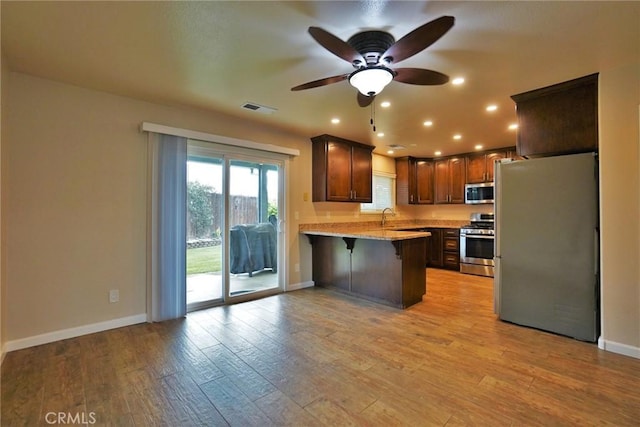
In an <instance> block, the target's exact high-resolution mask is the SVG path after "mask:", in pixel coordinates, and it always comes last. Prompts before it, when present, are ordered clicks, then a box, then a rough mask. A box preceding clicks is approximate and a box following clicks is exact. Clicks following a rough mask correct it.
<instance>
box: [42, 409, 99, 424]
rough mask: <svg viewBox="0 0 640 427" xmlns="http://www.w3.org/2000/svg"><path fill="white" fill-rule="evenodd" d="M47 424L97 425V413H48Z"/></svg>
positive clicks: (45, 417) (46, 416)
mask: <svg viewBox="0 0 640 427" xmlns="http://www.w3.org/2000/svg"><path fill="white" fill-rule="evenodd" d="M44 421H45V422H46V423H47V424H83V425H88V424H95V423H96V413H95V412H76V413H75V414H73V413H71V412H47V413H46V415H45V416H44Z"/></svg>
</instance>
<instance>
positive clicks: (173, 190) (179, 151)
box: [147, 132, 187, 322]
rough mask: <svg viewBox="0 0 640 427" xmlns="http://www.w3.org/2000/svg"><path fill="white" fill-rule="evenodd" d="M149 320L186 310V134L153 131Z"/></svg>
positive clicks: (150, 167) (150, 190)
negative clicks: (165, 133)
mask: <svg viewBox="0 0 640 427" xmlns="http://www.w3.org/2000/svg"><path fill="white" fill-rule="evenodd" d="M148 166H149V167H148V169H149V170H148V172H149V181H148V182H149V188H148V226H147V236H148V237H147V253H148V256H147V319H148V321H152V322H158V321H162V320H168V319H175V318H178V317H182V316H185V315H186V314H187V290H186V210H187V139H186V138H182V137H177V136H171V135H163V134H157V133H153V132H150V133H149V165H148Z"/></svg>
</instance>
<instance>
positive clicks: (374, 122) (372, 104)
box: [370, 102, 376, 132]
mask: <svg viewBox="0 0 640 427" xmlns="http://www.w3.org/2000/svg"><path fill="white" fill-rule="evenodd" d="M375 119H376V104H375V102H372V103H371V121H370V123H371V127H372V128H373V131H374V132H375V131H376V121H375Z"/></svg>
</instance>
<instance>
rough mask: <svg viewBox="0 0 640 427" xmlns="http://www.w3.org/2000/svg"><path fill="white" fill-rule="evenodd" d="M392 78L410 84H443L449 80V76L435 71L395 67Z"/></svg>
mask: <svg viewBox="0 0 640 427" xmlns="http://www.w3.org/2000/svg"><path fill="white" fill-rule="evenodd" d="M393 71H394V72H395V73H396V76H395V77H394V78H393V80H395V81H397V82H400V83H407V84H410V85H432V86H435V85H443V84H445V83H447V82H448V81H449V76H447V75H446V74H442V73H439V72H437V71H432V70H425V69H423V68H396V69H394V70H393Z"/></svg>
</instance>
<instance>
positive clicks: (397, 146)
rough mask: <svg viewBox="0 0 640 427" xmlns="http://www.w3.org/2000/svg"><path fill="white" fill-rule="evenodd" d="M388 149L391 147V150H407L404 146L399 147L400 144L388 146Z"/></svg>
mask: <svg viewBox="0 0 640 427" xmlns="http://www.w3.org/2000/svg"><path fill="white" fill-rule="evenodd" d="M387 147H389V148H390V149H391V150H404V149H406V148H407V147H405V146H404V145H399V144H390V145H387Z"/></svg>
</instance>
